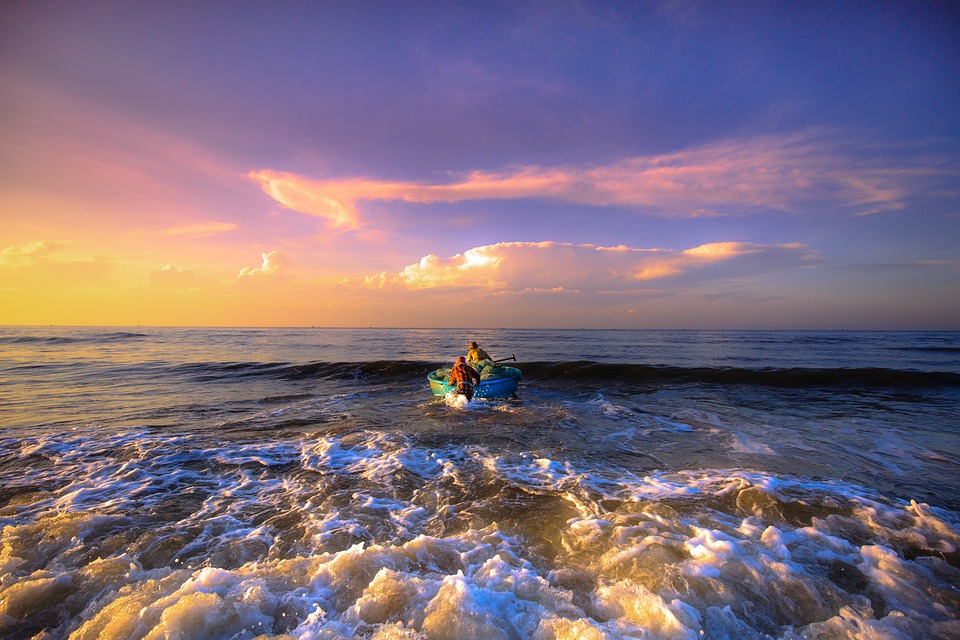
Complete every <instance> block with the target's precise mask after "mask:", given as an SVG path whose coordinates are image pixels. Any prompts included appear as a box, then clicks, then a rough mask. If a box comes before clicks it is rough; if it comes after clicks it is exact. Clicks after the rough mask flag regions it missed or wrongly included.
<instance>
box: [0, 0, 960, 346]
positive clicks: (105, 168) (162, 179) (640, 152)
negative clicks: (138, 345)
mask: <svg viewBox="0 0 960 640" xmlns="http://www.w3.org/2000/svg"><path fill="white" fill-rule="evenodd" d="M958 15H960V13H958V12H957V11H956V7H955V5H954V3H951V2H937V3H928V2H910V3H905V2H882V1H876V2H857V1H844V2H771V1H760V2H697V1H694V0H690V1H676V2H671V1H662V2H622V3H621V2H586V1H584V2H573V1H569V2H568V1H564V0H556V1H546V2H483V3H450V2H216V1H212V2H200V3H196V2H193V1H191V2H178V1H169V0H168V1H162V2H161V1H156V2H153V1H147V2H143V1H135V2H130V1H119V2H105V1H104V2H91V1H86V0H77V1H63V2H46V1H42V0H41V1H31V2H26V1H14V2H4V3H3V4H2V5H0V323H2V324H81V325H230V326H275V325H279V326H314V325H315V326H391V327H405V326H419V327H437V326H440V327H453V326H469V327H598V328H605V327H609V328H764V329H766V328H773V329H776V328H798V329H804V328H823V329H830V328H847V329H853V328H866V329H872V328H878V329H960V248H958V243H960V19H958Z"/></svg>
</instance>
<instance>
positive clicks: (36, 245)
mask: <svg viewBox="0 0 960 640" xmlns="http://www.w3.org/2000/svg"><path fill="white" fill-rule="evenodd" d="M67 244H68V243H66V242H57V241H52V242H51V241H47V240H34V241H32V242H24V243H22V244H13V245H9V246H7V247H4V248H3V249H0V266H5V267H29V266H32V265H34V264H36V263H37V262H40V261H43V260H46V259H47V258H48V257H49V256H50V254H51V253H53V252H55V251H56V250H57V249H60V248H61V247H64V246H66V245H67Z"/></svg>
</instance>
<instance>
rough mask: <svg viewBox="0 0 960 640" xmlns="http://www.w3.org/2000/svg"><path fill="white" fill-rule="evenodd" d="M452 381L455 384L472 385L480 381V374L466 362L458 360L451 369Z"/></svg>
mask: <svg viewBox="0 0 960 640" xmlns="http://www.w3.org/2000/svg"><path fill="white" fill-rule="evenodd" d="M450 381H451V382H452V383H453V384H458V383H461V382H462V383H465V384H469V385H471V386H473V385H475V384H476V383H478V382H480V374H479V373H477V370H476V369H474V368H473V367H471V366H470V365H468V364H466V363H464V362H458V363H457V364H455V365H453V369H451V370H450Z"/></svg>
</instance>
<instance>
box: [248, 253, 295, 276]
mask: <svg viewBox="0 0 960 640" xmlns="http://www.w3.org/2000/svg"><path fill="white" fill-rule="evenodd" d="M260 257H261V258H262V259H263V263H262V264H261V265H260V266H259V267H244V268H243V269H241V270H240V274H239V275H238V276H237V278H252V277H258V276H271V275H277V274H279V273H282V272H283V271H285V270H286V269H287V267H289V266H290V258H288V257H287V256H286V255H284V253H283V251H271V252H270V253H261V254H260Z"/></svg>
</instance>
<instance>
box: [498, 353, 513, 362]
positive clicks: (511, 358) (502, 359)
mask: <svg viewBox="0 0 960 640" xmlns="http://www.w3.org/2000/svg"><path fill="white" fill-rule="evenodd" d="M507 360H513V361H514V362H516V361H517V354H515V353H511V354H510V357H509V358H500V359H499V360H494V362H506V361H507Z"/></svg>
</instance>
